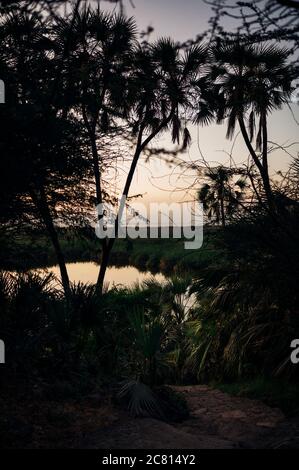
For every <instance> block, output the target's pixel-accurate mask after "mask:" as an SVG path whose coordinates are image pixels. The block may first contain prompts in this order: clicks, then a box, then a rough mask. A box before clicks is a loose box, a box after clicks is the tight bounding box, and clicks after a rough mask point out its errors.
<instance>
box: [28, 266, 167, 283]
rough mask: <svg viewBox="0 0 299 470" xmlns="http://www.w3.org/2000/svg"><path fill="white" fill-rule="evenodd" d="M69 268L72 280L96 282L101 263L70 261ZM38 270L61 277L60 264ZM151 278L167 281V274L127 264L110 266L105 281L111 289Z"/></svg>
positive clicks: (76, 281)
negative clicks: (143, 270)
mask: <svg viewBox="0 0 299 470" xmlns="http://www.w3.org/2000/svg"><path fill="white" fill-rule="evenodd" d="M67 270H68V273H69V278H70V281H71V282H75V283H78V282H82V283H84V284H87V283H89V284H95V283H96V281H97V277H98V273H99V265H98V264H95V263H92V262H87V263H81V262H80V263H68V264H67ZM36 271H38V272H41V273H43V272H45V271H46V272H48V273H53V274H54V275H55V276H56V277H57V278H60V274H59V268H58V266H52V267H50V268H46V270H44V269H38V270H36ZM151 278H154V279H156V280H157V281H158V282H163V281H165V276H163V274H155V275H153V274H152V273H150V272H141V271H139V270H138V269H137V268H134V267H133V266H126V267H121V268H116V267H114V266H110V267H109V268H108V269H107V273H106V278H105V283H107V284H108V285H109V288H110V289H111V288H112V287H113V286H120V285H122V286H125V287H130V286H132V285H134V284H135V283H137V282H138V283H142V282H143V281H146V280H148V279H151Z"/></svg>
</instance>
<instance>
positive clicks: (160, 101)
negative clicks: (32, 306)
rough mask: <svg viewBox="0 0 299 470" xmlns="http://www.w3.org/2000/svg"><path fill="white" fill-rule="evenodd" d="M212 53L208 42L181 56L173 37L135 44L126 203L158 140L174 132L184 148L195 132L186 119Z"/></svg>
mask: <svg viewBox="0 0 299 470" xmlns="http://www.w3.org/2000/svg"><path fill="white" fill-rule="evenodd" d="M207 56H208V54H207V49H206V47H204V46H195V47H193V48H191V49H190V50H189V51H188V52H187V53H185V54H184V55H182V54H181V52H180V50H179V47H178V46H177V45H176V44H175V43H174V42H173V41H172V40H170V39H168V38H166V39H165V38H162V39H160V40H158V41H157V42H156V43H155V44H153V45H149V46H147V45H146V46H141V45H140V46H139V47H137V48H136V50H135V52H134V60H133V64H132V74H131V77H130V81H129V93H128V95H127V97H126V98H127V102H128V103H130V107H129V109H130V112H129V115H128V118H127V121H128V123H129V125H130V129H131V133H132V137H133V139H134V141H135V147H134V154H133V158H132V162H131V166H130V169H129V172H128V174H127V178H126V182H125V185H124V188H123V191H122V201H124V200H126V199H127V197H128V196H129V192H130V188H131V184H132V180H133V177H134V174H135V170H136V167H137V164H138V162H139V159H140V157H141V155H142V153H143V152H144V151H145V149H146V148H147V147H148V145H149V144H150V143H151V142H152V140H153V139H155V138H156V137H157V136H158V135H160V134H161V133H162V132H165V131H167V130H170V131H171V133H172V141H173V142H174V143H175V142H177V143H179V142H180V138H181V136H182V138H183V147H186V146H187V145H188V144H189V142H190V133H189V131H188V129H187V127H186V125H183V122H186V120H187V117H189V113H190V109H191V101H192V99H193V97H194V94H195V83H196V81H198V80H199V78H200V77H202V76H203V75H205V74H206V61H207ZM182 116H183V119H182ZM190 118H191V116H190ZM122 210H123V207H120V210H119V213H118V215H117V217H116V221H115V227H116V236H117V226H118V221H119V220H120V218H121V215H122ZM114 241H115V239H114V238H110V239H109V240H107V243H106V246H105V249H104V251H103V257H102V263H101V269H100V272H99V277H98V287H99V289H101V288H102V286H103V281H104V276H105V272H106V268H107V265H108V260H109V256H110V252H111V250H112V248H113V245H114Z"/></svg>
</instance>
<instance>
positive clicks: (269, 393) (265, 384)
mask: <svg viewBox="0 0 299 470" xmlns="http://www.w3.org/2000/svg"><path fill="white" fill-rule="evenodd" d="M212 385H213V387H214V388H217V389H219V390H221V391H223V392H225V393H228V394H229V395H234V396H238V397H247V398H251V399H256V400H261V401H263V402H264V403H266V404H267V405H269V406H271V407H277V408H280V409H281V410H282V411H283V412H284V413H286V414H287V415H293V414H296V413H298V412H299V384H298V383H297V384H295V383H289V382H287V381H285V380H281V379H280V380H274V379H267V378H264V377H257V378H255V379H252V380H248V381H240V382H235V383H230V384H228V383H213V384H212Z"/></svg>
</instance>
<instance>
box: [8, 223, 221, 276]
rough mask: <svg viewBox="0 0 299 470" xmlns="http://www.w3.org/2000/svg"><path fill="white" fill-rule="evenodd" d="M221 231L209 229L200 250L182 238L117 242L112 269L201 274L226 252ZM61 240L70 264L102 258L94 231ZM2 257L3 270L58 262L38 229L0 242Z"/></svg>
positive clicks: (62, 235)
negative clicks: (221, 242) (222, 248)
mask: <svg viewBox="0 0 299 470" xmlns="http://www.w3.org/2000/svg"><path fill="white" fill-rule="evenodd" d="M220 237H221V230H219V229H215V228H211V227H210V228H206V229H205V231H204V242H203V246H202V247H201V248H200V249H197V250H186V249H185V247H184V240H182V239H173V238H170V239H161V238H159V239H136V240H130V239H122V240H117V241H116V243H115V246H114V249H113V251H112V253H111V260H110V265H111V266H120V267H121V266H128V265H130V266H134V267H136V268H137V269H139V270H140V271H150V272H152V273H154V274H155V273H158V272H162V273H163V274H170V273H185V272H192V271H198V270H200V269H203V268H204V267H206V266H209V264H210V263H211V262H215V259H217V257H223V256H224V253H223V252H222V251H221V249H220V248H219V246H217V248H216V244H215V241H216V240H217V241H218V245H219V238H220ZM59 239H60V243H61V247H62V251H63V253H64V256H65V259H66V262H67V263H72V262H87V261H93V262H95V263H99V262H100V259H101V244H100V241H99V240H98V239H97V238H96V236H95V234H94V231H93V230H92V229H80V230H76V231H75V230H71V229H60V230H59ZM0 242H1V246H2V247H3V249H2V255H0V268H2V269H5V270H26V269H33V268H43V267H48V266H54V265H55V264H56V263H57V261H56V257H55V253H54V250H53V247H52V245H51V243H50V242H49V240H48V238H47V237H46V236H45V235H44V234H42V233H41V232H40V231H38V230H35V231H34V230H33V231H30V232H29V233H21V234H15V235H13V236H10V237H7V236H6V237H4V236H3V237H2V238H1V239H0Z"/></svg>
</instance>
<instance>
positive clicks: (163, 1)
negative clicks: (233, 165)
mask: <svg viewBox="0 0 299 470" xmlns="http://www.w3.org/2000/svg"><path fill="white" fill-rule="evenodd" d="M125 5H126V14H127V15H128V16H134V17H135V19H136V22H137V25H138V28H139V30H140V31H142V30H146V29H147V27H148V26H152V27H153V28H154V32H153V34H152V35H151V39H152V40H155V39H156V38H157V37H160V36H170V37H172V38H173V39H174V40H176V41H186V40H188V39H192V38H195V37H196V36H197V35H198V34H200V33H202V32H203V31H204V30H206V29H207V28H208V21H209V18H210V16H211V13H212V12H211V9H210V7H209V6H208V5H207V4H205V2H204V1H203V0H184V1H182V0H134V6H135V8H133V7H132V5H131V4H130V2H129V0H125ZM101 6H102V8H103V9H113V8H112V7H111V6H109V4H108V3H107V2H106V1H102V2H101ZM292 109H293V112H294V114H295V116H296V118H297V120H298V121H299V109H298V105H294V104H293V105H292ZM190 131H191V134H192V145H191V148H190V149H189V150H188V152H187V153H186V154H184V155H181V158H184V159H185V160H186V161H190V160H191V161H192V160H198V159H199V158H200V151H201V152H202V153H203V155H204V157H205V159H206V160H207V161H209V162H211V163H212V162H214V163H215V164H217V163H219V162H221V163H224V164H228V163H229V157H228V153H230V151H231V148H232V142H231V141H228V140H227V139H226V138H225V134H226V128H225V126H217V125H211V126H208V127H204V128H196V127H192V126H191V127H190ZM298 131H299V129H298V124H297V123H296V122H295V120H294V118H293V117H292V114H291V112H290V110H289V109H288V108H286V109H284V110H282V111H278V112H275V113H274V115H273V116H271V118H270V126H269V141H273V142H275V143H277V144H279V145H281V146H283V145H290V144H291V143H293V142H296V141H297V140H299V139H298ZM237 132H238V130H237ZM237 132H236V135H237ZM163 144H164V145H166V146H167V147H168V146H169V148H172V144H171V142H170V139H169V137H167V136H166V135H165V136H164V137H163V139H160V141H158V142H157V141H156V142H155V145H156V146H159V147H160V146H161V145H163ZM298 151H299V145H298V144H296V145H293V146H291V147H289V148H288V152H290V153H291V154H292V155H296V153H297V152H298ZM247 156H248V152H247V150H246V149H245V146H244V145H243V142H242V139H241V137H239V138H237V139H236V143H235V145H234V151H233V157H234V160H235V162H237V163H240V162H243V161H246V159H247ZM290 158H291V157H290V155H289V154H288V153H287V152H285V151H283V150H277V151H275V152H274V153H273V154H272V155H271V157H270V166H271V170H272V172H275V171H277V170H284V169H285V168H286V166H287V164H288V163H289V161H290ZM172 171H173V170H171V169H169V168H167V166H166V165H165V164H164V163H163V162H161V161H159V160H157V159H155V160H154V161H153V160H152V161H151V163H150V164H146V165H144V164H143V162H142V163H141V164H140V165H139V168H138V171H137V173H136V176H135V178H134V182H133V185H132V190H131V194H135V193H140V192H142V193H146V194H145V196H144V199H145V201H147V202H148V201H150V200H155V201H157V200H158V201H160V200H164V201H168V200H171V201H173V200H181V198H182V197H187V198H188V197H189V196H185V193H186V191H185V190H182V191H179V190H178V189H179V188H186V186H187V185H188V184H192V183H193V182H194V181H195V178H196V174H195V173H190V172H189V173H188V175H189V177H188V178H186V176H184V177H183V176H182V175H181V173H180V172H179V171H178V170H175V172H174V175H172V176H170V174H171V172H172ZM165 186H166V187H167V190H166V191H165ZM161 187H163V188H164V189H163V191H162V190H159V189H158V188H161ZM173 190H174V192H173Z"/></svg>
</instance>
